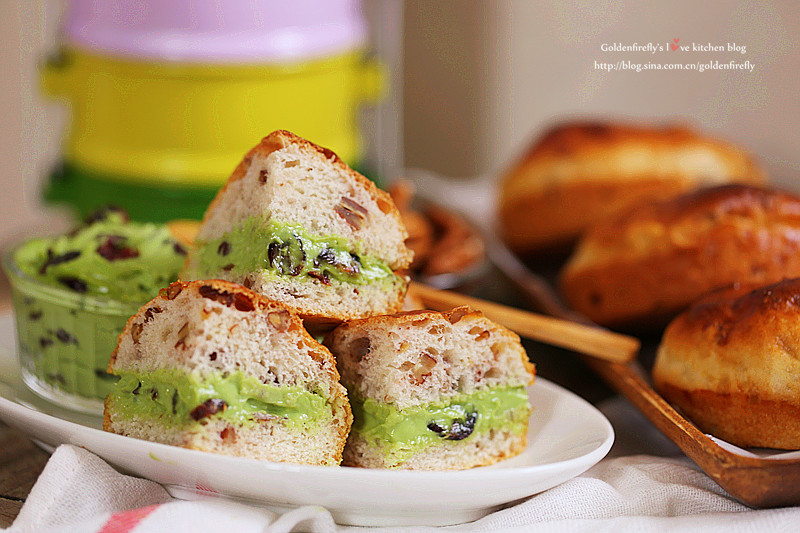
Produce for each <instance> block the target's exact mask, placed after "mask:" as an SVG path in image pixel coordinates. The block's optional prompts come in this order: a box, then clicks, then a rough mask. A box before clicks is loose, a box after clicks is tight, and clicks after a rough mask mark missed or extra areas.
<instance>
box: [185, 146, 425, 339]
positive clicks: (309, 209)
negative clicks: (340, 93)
mask: <svg viewBox="0 0 800 533" xmlns="http://www.w3.org/2000/svg"><path fill="white" fill-rule="evenodd" d="M406 236H407V234H406V230H405V228H404V227H403V224H402V222H401V219H400V214H399V213H398V211H397V209H396V207H395V206H394V204H393V202H392V199H391V197H390V196H389V195H388V194H387V193H385V192H383V191H381V190H379V189H378V188H377V187H375V185H374V184H373V183H372V182H371V181H369V180H368V179H367V178H365V177H364V176H362V175H361V174H358V173H357V172H355V171H354V170H352V169H351V168H349V167H348V166H347V165H346V164H344V163H343V162H342V161H341V160H340V159H339V158H338V157H337V156H336V154H334V153H333V152H331V151H330V150H327V149H324V148H321V147H319V146H317V145H315V144H313V143H311V142H309V141H307V140H305V139H302V138H300V137H297V136H296V135H294V134H292V133H289V132H286V131H276V132H273V133H271V134H270V135H269V136H267V137H265V138H264V139H263V140H262V141H261V143H260V144H259V145H258V146H256V147H255V148H253V149H252V150H251V151H250V152H249V153H248V154H247V156H245V158H244V160H243V161H242V162H241V163H240V164H239V166H238V167H237V168H236V170H235V171H234V173H233V175H232V176H231V177H230V179H229V180H228V182H227V183H226V184H225V186H224V187H223V188H222V189H221V190H220V191H219V193H218V194H217V196H216V198H215V199H214V201H213V202H212V203H211V205H210V206H209V208H208V210H207V211H206V214H205V217H204V218H203V222H202V224H201V226H200V229H199V231H198V234H197V237H196V240H195V247H194V249H193V250H192V251H191V252H190V254H189V257H188V259H187V264H186V268H185V269H184V273H183V276H182V278H183V279H210V278H220V279H226V280H230V281H235V282H237V283H241V284H243V285H245V286H247V287H249V288H252V289H253V290H255V291H256V292H259V293H261V294H263V295H265V296H267V297H268V298H269V299H271V300H274V301H278V302H282V303H284V304H285V305H287V306H288V307H290V308H291V309H293V310H295V311H296V312H298V313H299V314H300V315H301V316H303V318H305V319H307V320H308V321H309V322H310V323H315V322H316V323H337V322H339V321H342V320H348V319H352V318H358V317H365V316H371V315H375V314H381V313H390V312H394V311H398V310H399V309H400V308H401V306H402V302H403V296H404V294H405V291H406V288H407V284H408V277H407V276H406V275H405V269H406V268H407V267H408V265H409V263H410V262H411V258H412V254H411V252H410V251H409V250H408V248H406V246H405V244H404V240H405V238H406Z"/></svg>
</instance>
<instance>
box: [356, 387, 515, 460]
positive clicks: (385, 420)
mask: <svg viewBox="0 0 800 533" xmlns="http://www.w3.org/2000/svg"><path fill="white" fill-rule="evenodd" d="M350 399H351V405H352V408H353V429H352V430H353V431H355V432H357V433H359V434H360V435H361V436H362V437H363V438H364V439H366V441H367V442H368V443H370V444H372V445H375V446H378V447H379V448H380V449H381V451H382V452H383V453H384V454H385V456H386V458H387V463H389V464H399V463H401V462H403V461H405V460H406V459H408V458H410V457H411V456H412V455H414V454H416V453H418V452H420V451H422V450H423V449H425V448H427V447H429V446H433V445H436V444H440V443H442V442H443V441H448V440H449V441H460V440H463V441H465V442H466V441H469V440H470V439H471V438H474V436H476V435H481V434H483V433H486V432H488V431H490V430H493V429H494V430H498V429H500V430H508V431H511V432H512V433H514V434H517V435H519V434H521V433H523V432H524V431H526V428H527V423H528V417H529V416H530V410H531V406H530V404H529V403H528V394H527V392H526V391H525V388H524V387H489V388H487V389H482V390H478V391H475V392H473V393H471V394H460V395H457V396H454V397H453V398H451V399H450V400H449V401H447V402H442V403H432V404H427V405H422V406H414V407H409V408H405V409H398V408H396V407H394V406H393V405H390V404H387V403H383V402H378V401H375V400H372V399H367V400H364V399H363V398H361V397H359V395H358V394H357V393H355V392H354V391H351V393H350Z"/></svg>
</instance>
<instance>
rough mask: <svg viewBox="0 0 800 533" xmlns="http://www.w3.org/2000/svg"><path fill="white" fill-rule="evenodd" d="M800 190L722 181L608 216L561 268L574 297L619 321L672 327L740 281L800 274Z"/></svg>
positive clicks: (589, 312)
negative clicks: (709, 296)
mask: <svg viewBox="0 0 800 533" xmlns="http://www.w3.org/2000/svg"><path fill="white" fill-rule="evenodd" d="M798 235H800V198H798V197H797V196H794V195H792V194H789V193H787V192H783V191H779V190H776V189H764V188H757V187H751V186H747V185H738V184H736V185H722V186H718V187H712V188H709V189H701V190H699V191H694V192H691V193H686V194H684V195H682V196H680V197H678V198H674V199H672V200H666V201H660V202H650V203H646V204H643V205H640V206H638V207H634V208H632V209H630V210H629V211H627V212H626V213H623V214H621V215H618V216H616V217H612V218H611V219H607V220H605V221H603V222H600V223H598V224H597V225H596V226H594V227H593V228H592V229H591V230H589V231H588V232H587V234H586V235H585V236H584V237H583V239H581V241H580V243H579V244H578V247H577V249H576V250H575V253H574V254H573V256H572V257H571V258H570V260H569V261H568V262H567V264H566V265H565V267H564V269H563V271H562V273H561V280H560V282H561V289H562V292H563V293H564V296H565V298H566V300H567V301H568V302H569V304H570V305H571V306H572V307H573V308H574V309H575V310H577V311H579V312H580V313H582V314H584V315H585V316H587V317H589V318H590V319H591V320H593V321H595V322H597V323H598V324H602V325H605V326H609V327H617V328H630V327H643V326H644V327H647V326H650V327H653V326H658V327H663V326H664V325H666V323H667V322H668V321H669V320H670V319H671V318H673V317H674V316H675V315H676V314H678V313H679V312H680V311H681V310H683V309H685V308H686V307H687V306H688V305H689V304H691V303H692V302H693V301H695V300H697V299H698V298H699V297H700V296H702V295H703V294H705V293H707V292H709V291H710V290H712V289H715V288H719V287H724V286H726V285H729V284H731V283H737V282H738V283H753V284H759V285H766V284H768V283H773V282H777V281H779V280H781V279H784V278H788V277H795V276H800V238H798Z"/></svg>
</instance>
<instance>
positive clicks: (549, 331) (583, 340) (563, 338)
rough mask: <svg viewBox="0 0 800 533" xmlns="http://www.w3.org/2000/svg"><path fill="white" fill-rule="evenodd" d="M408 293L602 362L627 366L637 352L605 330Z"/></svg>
mask: <svg viewBox="0 0 800 533" xmlns="http://www.w3.org/2000/svg"><path fill="white" fill-rule="evenodd" d="M409 291H410V292H411V294H412V295H413V296H416V297H417V298H419V299H420V301H422V303H423V305H424V306H425V307H426V308H428V309H433V310H435V311H448V310H450V309H452V308H453V307H458V306H460V305H468V306H469V307H472V308H473V309H476V310H479V311H481V312H482V313H483V314H484V315H485V316H486V317H487V318H489V319H491V320H494V321H495V322H497V323H499V324H502V325H503V326H505V327H507V328H508V329H510V330H512V331H514V332H516V333H517V334H519V335H521V336H523V337H526V338H528V339H532V340H535V341H540V342H544V343H546V344H552V345H554V346H560V347H562V348H567V349H570V350H574V351H576V352H579V353H582V354H586V355H590V356H592V357H596V358H598V359H603V360H605V361H611V362H615V363H627V362H628V361H631V360H633V359H634V358H636V355H637V354H638V353H639V347H640V343H639V339H636V338H634V337H629V336H627V335H622V334H620V333H615V332H613V331H608V330H606V329H603V328H601V327H599V326H587V325H585V324H578V323H576V322H570V321H568V320H562V319H560V318H552V317H549V316H544V315H539V314H536V313H531V312H529V311H523V310H521V309H515V308H513V307H508V306H505V305H502V304H498V303H494V302H488V301H486V300H481V299H479V298H473V297H471V296H465V295H463V294H459V293H457V292H451V291H443V290H439V289H434V288H432V287H429V286H427V285H423V284H421V283H416V282H412V283H411V286H410V287H409Z"/></svg>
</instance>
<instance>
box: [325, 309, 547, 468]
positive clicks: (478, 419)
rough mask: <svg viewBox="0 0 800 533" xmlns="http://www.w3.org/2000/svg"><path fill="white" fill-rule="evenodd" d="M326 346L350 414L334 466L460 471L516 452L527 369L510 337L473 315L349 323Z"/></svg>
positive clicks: (457, 312)
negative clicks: (342, 448)
mask: <svg viewBox="0 0 800 533" xmlns="http://www.w3.org/2000/svg"><path fill="white" fill-rule="evenodd" d="M326 344H327V345H328V346H330V348H331V351H332V352H333V354H334V355H335V356H336V359H337V364H338V366H339V371H340V372H341V375H342V383H343V384H344V385H345V386H346V387H347V388H348V390H349V392H350V398H351V404H352V407H353V413H354V424H353V429H352V431H351V432H350V437H349V439H348V442H347V446H346V448H345V452H344V458H343V464H346V465H350V466H361V467H368V468H400V469H416V470H448V469H463V468H471V467H474V466H479V465H487V464H492V463H494V462H497V461H499V460H501V459H505V458H507V457H511V456H514V455H517V454H518V453H520V452H521V451H522V450H524V449H525V446H526V439H527V427H528V419H529V416H530V412H531V407H530V405H529V404H528V395H527V392H526V390H525V386H526V385H529V384H530V383H532V382H533V378H534V367H533V365H532V364H531V363H530V362H529V361H528V357H527V355H526V353H525V350H524V349H523V348H522V346H521V344H520V340H519V337H517V336H516V335H515V334H514V333H512V332H511V331H509V330H507V329H505V328H503V327H502V326H499V325H497V324H495V323H493V322H491V321H489V320H488V319H487V318H485V317H483V315H481V314H480V313H478V312H476V311H472V310H470V309H469V308H466V307H459V308H456V309H454V310H452V311H451V312H449V313H437V312H434V311H416V312H410V313H403V314H398V315H392V316H380V317H373V318H368V319H364V320H354V321H351V322H347V323H345V324H342V325H341V326H339V327H337V328H336V329H335V330H333V331H332V332H331V333H330V334H329V335H328V337H327V339H326Z"/></svg>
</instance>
